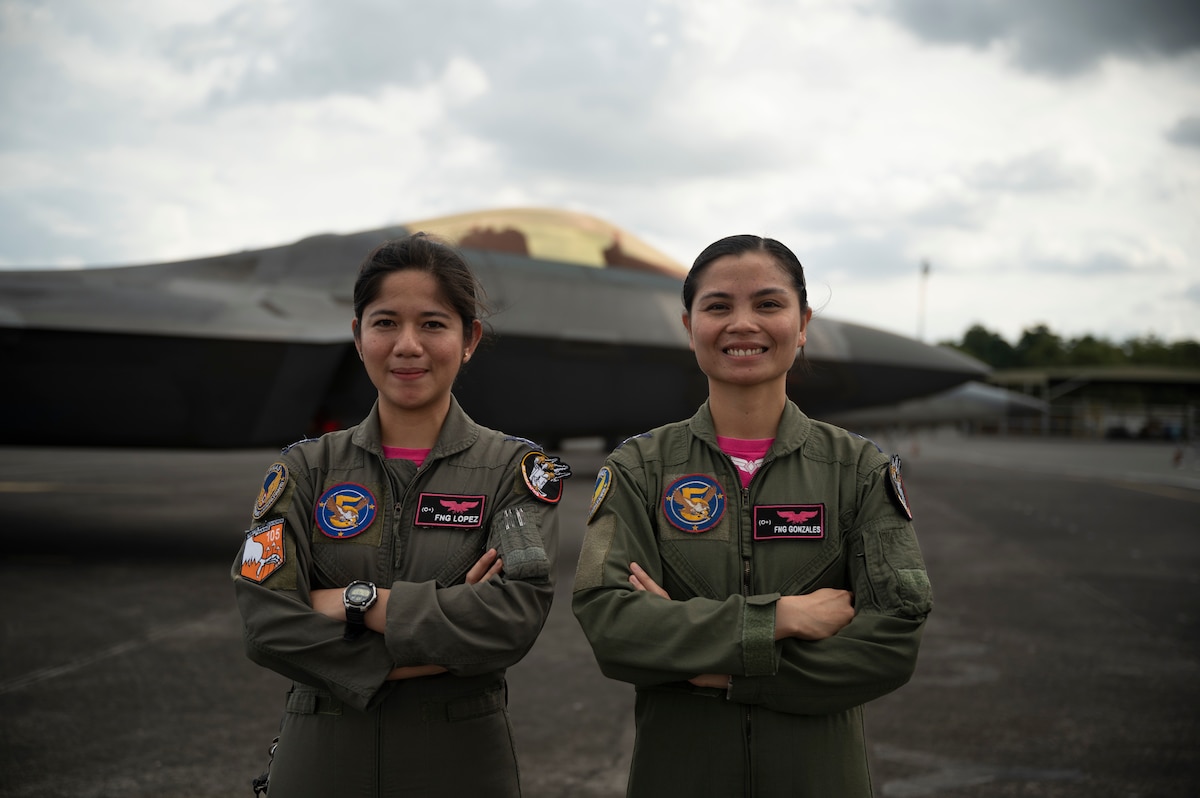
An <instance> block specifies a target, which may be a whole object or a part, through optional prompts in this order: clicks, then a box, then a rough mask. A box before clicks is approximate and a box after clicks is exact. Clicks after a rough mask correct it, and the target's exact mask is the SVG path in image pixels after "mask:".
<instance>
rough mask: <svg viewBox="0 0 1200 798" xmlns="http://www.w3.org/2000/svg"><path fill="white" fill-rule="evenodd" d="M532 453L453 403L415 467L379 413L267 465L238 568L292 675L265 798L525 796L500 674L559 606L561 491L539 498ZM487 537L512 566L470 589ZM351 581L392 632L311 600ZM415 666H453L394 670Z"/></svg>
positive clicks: (265, 659) (237, 580)
mask: <svg viewBox="0 0 1200 798" xmlns="http://www.w3.org/2000/svg"><path fill="white" fill-rule="evenodd" d="M531 453H532V454H531ZM527 456H532V457H536V456H537V454H536V452H535V450H534V449H533V448H532V446H531V444H530V443H529V442H528V441H525V440H523V439H520V438H512V437H508V436H505V435H504V434H502V433H499V432H496V431H494V430H490V429H487V428H485V427H481V426H479V425H478V424H475V423H474V422H473V421H471V419H470V418H469V417H468V416H467V415H466V414H465V413H464V412H463V411H462V409H461V408H460V407H459V405H458V403H457V401H453V400H452V404H451V408H450V412H449V414H448V416H447V418H446V421H445V424H444V425H443V427H442V431H441V434H440V435H439V437H438V440H437V442H436V444H435V445H434V447H433V449H432V451H431V452H430V454H429V456H428V457H427V458H426V460H425V462H424V463H423V465H422V466H421V468H420V469H418V468H417V467H416V466H415V464H413V463H412V462H410V461H407V460H395V459H391V460H389V459H385V457H384V454H383V449H382V445H381V441H380V432H379V416H378V408H377V407H376V408H373V409H372V411H371V414H370V415H369V416H368V417H367V418H366V419H365V420H364V421H363V422H362V423H361V424H359V425H358V426H356V427H353V428H351V429H348V430H343V431H339V432H332V433H329V434H326V435H324V436H322V437H321V438H320V439H317V440H313V441H303V442H301V443H300V444H296V445H293V446H292V447H289V448H288V449H286V450H284V454H283V455H282V456H281V458H280V459H279V462H278V463H276V464H275V465H273V466H272V469H271V470H269V471H268V475H267V479H266V480H265V482H264V486H263V490H262V492H261V493H260V496H259V501H258V502H257V503H256V505H255V509H254V516H255V517H254V520H253V526H252V528H251V529H250V530H249V531H248V532H247V537H246V542H245V543H243V547H242V551H241V553H240V554H239V556H238V558H237V560H236V561H235V562H234V565H233V572H232V573H233V582H234V588H235V592H236V596H237V603H238V607H239V609H240V611H241V614H242V618H243V623H244V637H245V644H246V653H247V655H248V656H249V657H250V659H252V660H253V661H254V662H256V663H258V664H260V665H263V666H264V667H267V668H270V669H272V670H274V671H277V672H278V673H280V674H282V675H284V676H286V677H288V678H290V679H292V680H293V685H292V688H291V690H290V691H289V693H288V697H287V703H286V712H285V714H284V720H283V724H282V728H281V733H280V741H279V745H278V748H277V750H276V752H275V756H274V760H273V762H272V766H271V774H270V791H269V795H271V796H284V797H285V798H304V797H305V796H322V797H323V798H332V796H338V798H357V797H358V796H363V797H364V798H366V797H368V796H369V797H370V798H375V797H376V796H400V795H403V796H462V795H475V796H518V795H520V785H519V778H518V772H517V761H516V755H515V752H514V748H513V742H512V736H511V729H510V726H509V722H508V710H507V701H506V698H507V696H506V693H507V687H506V684H505V679H504V673H505V669H506V668H507V667H508V666H510V665H512V664H514V663H516V662H517V661H519V660H520V659H521V658H522V657H523V656H524V655H525V654H526V652H528V651H529V649H530V648H531V647H532V646H533V643H534V641H535V639H536V638H537V636H538V633H539V632H540V631H541V629H542V625H543V623H544V622H545V620H546V616H547V614H548V613H549V611H550V602H551V599H552V598H553V596H554V560H555V556H556V553H557V546H558V527H557V520H556V510H557V507H556V505H555V504H554V503H552V502H553V501H557V496H556V495H551V493H552V492H553V491H558V492H559V495H561V484H559V485H554V484H553V483H554V482H555V481H557V480H556V479H552V480H551V481H550V482H551V484H550V485H549V486H548V487H549V489H551V491H550V492H546V493H541V494H540V495H539V493H535V490H534V488H532V487H530V484H529V482H528V481H527V480H526V478H525V474H526V471H525V470H523V469H522V462H523V461H525V459H526V457H527ZM560 474H561V472H560ZM561 475H562V476H569V473H567V474H561ZM542 484H544V483H542ZM539 487H541V485H539ZM343 528H344V529H343ZM280 533H281V534H280ZM343 534H344V535H345V536H344V537H339V536H341V535H343ZM272 535H274V536H275V537H274V540H272ZM280 537H281V538H282V540H281V543H280V542H279V541H280ZM491 547H495V548H497V549H498V551H499V552H500V555H501V557H502V558H503V559H504V571H503V572H502V574H500V575H498V576H496V577H493V578H492V579H490V580H489V581H487V582H484V583H480V584H476V585H468V584H466V583H465V581H464V578H465V575H466V572H467V570H468V569H469V568H470V567H471V566H472V565H473V564H474V563H475V562H476V561H477V560H478V558H479V557H480V556H481V555H482V554H483V553H484V552H485V551H486V550H487V549H488V548H491ZM355 579H365V580H368V581H372V582H374V583H376V584H377V585H378V586H379V587H381V588H382V587H388V588H390V589H391V596H390V600H389V601H388V605H387V633H386V634H378V633H376V632H374V631H369V630H368V631H366V632H365V633H364V634H362V635H361V636H360V637H359V638H357V639H354V640H346V639H343V635H344V632H345V625H344V624H343V623H341V622H339V621H334V620H332V619H330V618H327V617H325V616H323V615H320V614H318V613H315V612H313V610H312V609H311V603H310V598H309V591H310V590H313V589H317V588H334V587H339V588H340V587H344V586H345V585H346V584H348V583H349V582H351V581H352V580H355ZM422 664H435V665H441V666H443V667H445V668H447V669H448V671H449V673H446V674H440V675H436V676H427V677H423V678H416V679H407V680H396V681H386V680H385V677H386V676H387V675H388V673H389V671H391V670H392V669H393V668H394V667H397V666H405V665H422ZM252 775H254V774H252Z"/></svg>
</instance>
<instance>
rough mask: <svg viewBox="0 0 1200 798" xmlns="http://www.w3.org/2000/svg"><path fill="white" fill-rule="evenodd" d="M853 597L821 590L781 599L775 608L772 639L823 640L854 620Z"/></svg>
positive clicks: (850, 594)
mask: <svg viewBox="0 0 1200 798" xmlns="http://www.w3.org/2000/svg"><path fill="white" fill-rule="evenodd" d="M853 602H854V594H853V593H851V592H850V591H849V590H837V589H835V588H831V587H823V588H821V589H820V590H814V591H813V592H811V593H807V594H805V595H803V596H783V597H782V598H780V599H779V601H778V602H777V603H776V605H775V639H776V640H782V639H783V638H785V637H795V638H797V639H800V640H824V639H825V638H827V637H832V636H833V635H835V634H837V633H838V632H839V631H841V629H842V628H843V627H845V626H846V624H848V623H850V621H852V620H854V604H853Z"/></svg>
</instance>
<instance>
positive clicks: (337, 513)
mask: <svg viewBox="0 0 1200 798" xmlns="http://www.w3.org/2000/svg"><path fill="white" fill-rule="evenodd" d="M375 509H376V508H375V496H374V495H373V494H372V493H371V491H370V490H368V489H367V487H366V486H364V485H356V484H354V483H353V482H343V483H341V484H340V485H334V486H333V487H331V488H329V489H327V490H326V491H325V492H324V493H322V494H321V498H319V499H317V506H316V507H315V508H314V510H313V512H314V515H315V519H316V522H317V527H318V528H320V530H321V532H322V533H324V535H325V536H326V537H331V538H338V539H342V538H352V537H354V536H355V535H357V534H359V533H360V532H362V531H363V530H364V529H366V528H367V527H369V526H370V525H371V522H372V521H374V520H375Z"/></svg>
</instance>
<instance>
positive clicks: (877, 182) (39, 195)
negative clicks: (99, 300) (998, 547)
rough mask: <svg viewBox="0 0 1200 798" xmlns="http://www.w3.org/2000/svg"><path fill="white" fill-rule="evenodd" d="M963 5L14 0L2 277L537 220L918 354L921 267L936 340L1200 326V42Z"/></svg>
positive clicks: (1025, 5) (1, 210)
mask: <svg viewBox="0 0 1200 798" xmlns="http://www.w3.org/2000/svg"><path fill="white" fill-rule="evenodd" d="M1072 2H1074V0H1072ZM953 8H956V9H958V11H953V9H951V8H950V7H948V6H943V5H939V4H936V3H933V2H932V1H931V0H923V1H917V0H913V1H912V2H904V1H902V0H895V2H893V0H877V1H876V2H870V1H869V0H860V1H859V2H855V3H853V4H847V3H840V2H827V1H824V0H805V2H800V3H782V2H778V1H777V0H755V1H754V2H746V3H739V4H728V3H723V2H716V1H715V0H702V1H701V2H694V1H693V0H661V1H660V2H638V1H636V0H616V1H615V2H600V1H599V0H586V1H585V2H579V3H571V4H563V3H557V2H551V0H503V1H500V0H498V1H497V2H491V3H488V2H478V0H445V2H442V3H438V4H415V5H412V4H385V3H377V2H369V0H347V2H344V3H339V4H328V3H323V2H316V0H275V1H273V2H262V1H256V0H225V2H223V3H219V4H212V3H206V4H174V3H164V4H155V5H152V6H148V5H145V4H142V3H138V2H133V0H125V1H124V2H120V3H118V4H116V5H113V4H106V5H105V6H104V10H105V13H101V12H100V11H99V10H98V9H99V7H98V6H96V5H95V4H93V3H88V2H82V1H80V2H62V3H55V4H53V5H45V6H43V5H40V4H34V3H31V2H15V1H14V0H7V2H6V1H5V0H0V103H3V108H2V109H0V110H3V112H4V113H3V114H0V175H2V177H0V263H3V264H9V265H19V264H38V265H54V264H59V263H81V262H84V263H112V262H147V261H154V260H165V259H175V258H183V257H188V256H192V255H202V254H213V253H217V252H223V251H231V250H238V249H243V248H247V247H257V246H270V245H275V244H281V243H286V242H289V241H292V240H296V239H298V238H301V237H304V236H307V235H311V234H314V233H319V232H330V231H334V232H349V231H354V230H361V229H368V228H372V227H381V226H384V225H388V224H393V223H398V222H404V221H406V220H411V219H420V218H427V217H430V216H435V215H439V214H443V213H455V212H461V211H465V210H473V209H479V208H486V207H494V206H501V205H548V206H558V207H566V208H575V209H579V210H583V211H586V212H589V213H594V214H596V215H600V216H603V217H605V218H607V219H609V220H610V221H612V222H614V223H616V224H619V225H622V226H625V227H627V228H629V229H630V230H631V231H632V232H634V233H636V234H637V235H638V236H639V237H641V238H644V239H646V240H648V241H649V242H651V243H652V244H655V245H656V246H658V247H659V248H661V249H663V250H664V251H666V252H668V253H669V254H671V255H673V256H675V257H676V258H677V259H679V260H680V261H682V262H684V263H688V262H690V261H691V259H692V258H693V257H694V255H695V254H696V253H697V252H699V250H700V249H701V248H703V246H705V245H706V244H707V243H709V242H710V241H712V240H714V239H716V238H719V237H721V236H724V235H727V234H730V233H735V232H758V233H763V234H767V235H772V236H774V237H777V238H779V239H780V240H782V241H784V242H785V243H787V244H788V245H789V246H791V247H792V248H793V249H795V250H796V252H797V253H798V254H799V256H800V258H801V261H802V262H804V263H805V265H806V268H808V270H809V273H810V277H811V278H812V280H813V282H814V285H818V286H826V287H827V290H826V293H825V294H824V296H826V301H825V302H824V306H825V312H827V313H828V314H829V315H831V316H834V317H839V318H845V319H848V320H852V321H860V322H864V323H870V324H874V325H876V326H880V327H884V328H887V329H893V330H895V331H898V332H902V333H905V334H913V332H914V330H915V319H914V315H913V314H914V312H915V311H914V308H915V299H916V291H917V286H918V278H917V274H918V265H919V263H920V262H921V261H922V260H923V259H928V260H930V261H931V262H932V263H933V266H934V271H933V274H932V275H931V279H930V282H929V297H928V308H929V309H928V314H927V315H928V323H927V331H928V332H927V336H926V337H927V338H936V337H943V338H944V337H952V336H958V335H961V333H962V332H963V331H964V330H965V329H966V328H967V326H969V325H970V324H971V323H974V322H980V323H983V324H984V325H985V326H988V327H989V328H991V329H994V330H996V331H1000V332H1002V333H1004V334H1006V335H1009V336H1015V335H1017V334H1019V332H1020V329H1021V325H1023V324H1033V323H1037V322H1039V321H1045V322H1047V323H1050V324H1051V325H1052V326H1055V325H1058V326H1061V328H1062V332H1063V333H1064V334H1074V333H1083V332H1087V331H1089V325H1096V326H1095V327H1094V328H1092V329H1093V330H1094V332H1096V333H1098V334H1101V333H1106V332H1107V330H1106V329H1104V328H1110V329H1123V330H1127V331H1129V333H1131V334H1133V333H1137V332H1139V331H1142V330H1147V329H1150V328H1151V327H1152V326H1153V325H1157V327H1156V329H1158V330H1159V331H1160V332H1162V333H1163V334H1173V335H1181V336H1183V335H1187V336H1192V337H1200V314H1197V313H1196V310H1197V308H1196V302H1195V299H1194V297H1193V298H1192V299H1188V298H1187V297H1188V291H1189V289H1191V288H1192V287H1194V286H1195V285H1196V284H1198V283H1200V266H1198V264H1197V263H1196V257H1197V253H1198V252H1200V232H1197V230H1196V225H1195V197H1196V196H1197V192H1198V191H1200V157H1197V154H1196V149H1195V147H1194V146H1191V142H1192V139H1193V138H1194V136H1193V135H1192V134H1193V133H1194V130H1193V128H1194V127H1195V124H1194V123H1195V120H1196V119H1197V118H1198V117H1197V115H1198V114H1200V79H1198V78H1200V52H1198V51H1197V50H1195V48H1194V47H1193V46H1192V44H1191V42H1192V41H1193V39H1192V38H1189V37H1190V36H1191V34H1190V33H1189V31H1190V30H1191V28H1189V27H1188V26H1189V25H1190V24H1191V23H1190V21H1188V20H1184V21H1182V22H1178V23H1177V24H1176V27H1178V28H1179V31H1177V32H1176V37H1175V38H1174V39H1171V38H1169V37H1167V38H1163V37H1164V36H1166V35H1167V34H1168V33H1170V31H1169V29H1168V28H1166V27H1163V26H1161V25H1158V24H1157V23H1154V22H1153V20H1151V21H1150V22H1146V23H1145V24H1139V25H1135V26H1133V27H1132V28H1130V29H1129V30H1128V31H1126V33H1127V34H1128V35H1127V37H1126V38H1125V39H1122V38H1121V36H1120V34H1121V28H1120V26H1116V25H1113V24H1110V21H1111V20H1112V19H1116V18H1118V16H1119V14H1120V13H1121V12H1120V10H1119V9H1117V8H1115V6H1113V5H1112V4H1111V3H1105V4H1103V8H1101V9H1100V11H1099V12H1097V13H1098V14H1099V17H1101V19H1097V20H1092V21H1089V22H1087V24H1085V25H1083V26H1082V28H1081V29H1080V31H1079V32H1077V33H1076V34H1071V36H1073V38H1071V39H1070V40H1069V41H1067V40H1065V39H1064V40H1063V41H1064V42H1066V43H1067V44H1069V47H1068V49H1069V50H1071V52H1067V53H1065V54H1064V55H1063V57H1062V59H1060V61H1058V62H1053V60H1052V59H1050V58H1049V56H1047V55H1046V52H1047V51H1046V50H1045V46H1044V45H1045V42H1047V41H1054V36H1055V35H1063V36H1065V35H1066V34H1065V33H1063V30H1064V27H1069V25H1068V23H1069V22H1071V19H1068V18H1065V17H1062V16H1055V14H1057V13H1058V12H1054V13H1053V14H1052V13H1051V12H1049V11H1046V10H1044V9H1043V8H1041V6H1040V5H1039V4H1035V3H1031V2H1025V0H1021V2H1010V3H1007V4H1005V3H999V4H997V3H990V2H988V3H980V4H976V5H974V6H972V7H971V8H970V9H967V10H963V9H962V8H961V7H960V6H959V5H957V4H953ZM1062 8H1063V9H1068V10H1070V9H1072V8H1075V6H1073V5H1072V4H1071V3H1066V4H1064V5H1062ZM1158 8H1159V6H1157V5H1155V6H1154V8H1152V9H1150V10H1149V11H1148V12H1147V14H1149V15H1150V16H1151V17H1153V18H1154V20H1160V19H1161V17H1159V16H1156V15H1155V13H1154V12H1155V10H1156V9H1158ZM1060 10H1061V9H1060ZM935 11H936V12H938V13H940V14H942V15H943V16H942V17H937V18H935V17H934V16H932V12H935ZM109 12H111V13H109ZM946 14H949V16H944V15H946ZM956 14H957V15H958V16H955V15H956ZM1072 19H1073V18H1072ZM935 21H937V22H938V25H937V26H935V25H934V22H935ZM1152 23H1153V24H1152ZM1056 31H1057V33H1056ZM1064 46H1066V45H1064ZM1039 48H1041V49H1039ZM1072 48H1073V49H1072ZM1039 59H1041V60H1039ZM17 63H19V65H20V67H21V68H20V69H19V70H17V69H13V68H12V66H13V65H14V64H17ZM46 97H53V99H54V102H45V98H46ZM1064 296H1068V297H1071V299H1072V301H1071V302H1070V303H1064V302H1062V301H1061V298H1062V297H1064ZM1114 297H1121V298H1123V302H1124V307H1125V311H1124V312H1122V313H1120V314H1115V315H1114V313H1113V311H1112V310H1111V306H1112V303H1113V298H1114ZM817 299H818V296H817V295H816V294H815V295H814V301H817ZM1056 299H1057V300H1058V302H1059V304H1057V305H1055V304H1054V302H1055V301H1056Z"/></svg>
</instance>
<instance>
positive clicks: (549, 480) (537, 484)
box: [521, 452, 571, 504]
mask: <svg viewBox="0 0 1200 798" xmlns="http://www.w3.org/2000/svg"><path fill="white" fill-rule="evenodd" d="M569 476H571V467H570V466H569V465H567V464H566V463H564V462H563V461H562V460H559V459H558V458H557V457H551V456H550V455H548V454H545V453H544V452H529V453H528V454H526V455H525V456H524V457H522V458H521V478H522V479H524V480H525V486H526V487H527V488H529V491H530V492H531V493H532V494H533V495H534V496H535V497H536V498H538V499H541V500H542V501H544V502H546V503H548V504H558V500H559V499H561V498H562V492H563V485H562V480H564V479H566V478H567V477H569Z"/></svg>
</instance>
